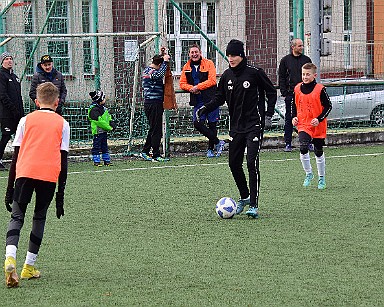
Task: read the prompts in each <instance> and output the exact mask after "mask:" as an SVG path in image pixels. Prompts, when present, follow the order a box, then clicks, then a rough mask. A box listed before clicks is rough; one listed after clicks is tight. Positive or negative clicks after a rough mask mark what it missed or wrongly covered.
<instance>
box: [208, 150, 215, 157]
mask: <svg viewBox="0 0 384 307" xmlns="http://www.w3.org/2000/svg"><path fill="white" fill-rule="evenodd" d="M214 157H215V153H214V152H213V150H212V149H208V150H207V158H214Z"/></svg>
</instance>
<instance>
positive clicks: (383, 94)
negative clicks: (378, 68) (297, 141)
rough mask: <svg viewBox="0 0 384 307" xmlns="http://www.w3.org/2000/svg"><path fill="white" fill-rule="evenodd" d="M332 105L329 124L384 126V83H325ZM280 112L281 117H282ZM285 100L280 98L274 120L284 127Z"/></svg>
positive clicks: (368, 81)
mask: <svg viewBox="0 0 384 307" xmlns="http://www.w3.org/2000/svg"><path fill="white" fill-rule="evenodd" d="M321 83H322V84H324V85H325V86H326V89H327V93H328V95H329V98H330V100H331V102H332V111H331V113H329V115H328V122H329V123H336V122H340V123H346V122H355V121H358V122H362V121H365V122H368V123H370V124H371V125H373V126H379V127H384V80H376V79H358V80H357V79H353V80H352V79H351V80H349V79H344V80H340V81H325V80H324V81H322V82H321ZM279 113H280V114H279ZM284 115H285V103H284V97H279V98H278V100H277V104H276V111H275V114H274V116H273V118H272V122H273V124H274V125H275V126H284V119H283V117H284Z"/></svg>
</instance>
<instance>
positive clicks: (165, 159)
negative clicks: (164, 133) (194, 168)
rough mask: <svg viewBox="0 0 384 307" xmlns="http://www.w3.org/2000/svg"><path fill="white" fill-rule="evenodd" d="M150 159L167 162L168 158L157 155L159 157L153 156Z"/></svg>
mask: <svg viewBox="0 0 384 307" xmlns="http://www.w3.org/2000/svg"><path fill="white" fill-rule="evenodd" d="M152 161H153V162H167V161H169V159H168V158H163V157H160V156H159V157H156V158H153V159H152Z"/></svg>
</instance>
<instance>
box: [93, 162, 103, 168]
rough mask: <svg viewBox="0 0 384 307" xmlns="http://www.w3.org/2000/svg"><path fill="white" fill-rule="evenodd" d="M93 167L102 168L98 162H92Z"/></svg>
mask: <svg viewBox="0 0 384 307" xmlns="http://www.w3.org/2000/svg"><path fill="white" fill-rule="evenodd" d="M93 166H97V167H102V166H103V164H101V163H100V162H93Z"/></svg>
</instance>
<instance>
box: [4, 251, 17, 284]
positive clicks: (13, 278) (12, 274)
mask: <svg viewBox="0 0 384 307" xmlns="http://www.w3.org/2000/svg"><path fill="white" fill-rule="evenodd" d="M4 273H5V284H6V285H7V287H8V288H14V287H18V286H19V276H17V273H16V259H15V258H13V257H10V256H8V257H7V258H6V259H5V261H4Z"/></svg>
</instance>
